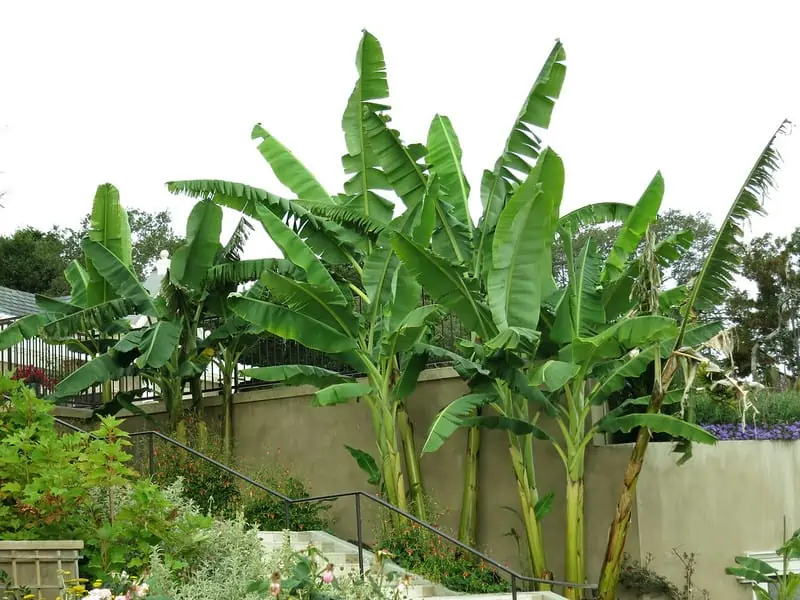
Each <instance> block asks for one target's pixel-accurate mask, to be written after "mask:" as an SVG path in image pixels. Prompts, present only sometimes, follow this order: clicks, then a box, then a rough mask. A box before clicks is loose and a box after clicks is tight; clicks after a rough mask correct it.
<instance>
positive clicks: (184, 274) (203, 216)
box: [169, 200, 222, 296]
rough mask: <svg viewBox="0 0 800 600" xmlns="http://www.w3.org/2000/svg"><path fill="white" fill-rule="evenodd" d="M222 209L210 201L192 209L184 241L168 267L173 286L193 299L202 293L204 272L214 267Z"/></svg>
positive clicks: (217, 252) (206, 273)
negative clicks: (188, 292) (190, 294)
mask: <svg viewBox="0 0 800 600" xmlns="http://www.w3.org/2000/svg"><path fill="white" fill-rule="evenodd" d="M221 233H222V209H221V208H220V207H219V205H217V204H215V203H214V202H211V201H210V200H201V201H200V202H198V203H197V204H195V205H194V208H192V212H191V213H190V214H189V220H188V222H187V224H186V240H185V241H184V243H183V244H181V246H180V247H179V248H178V249H177V250H175V252H174V254H173V255H172V260H171V261H170V267H169V277H170V280H171V281H172V283H173V284H175V285H177V286H180V287H182V288H183V289H185V290H189V291H190V292H191V293H192V294H194V295H195V296H199V295H200V294H202V292H203V286H204V284H205V282H206V277H207V275H208V270H209V269H210V268H211V267H213V266H214V263H215V262H216V259H217V256H218V255H219V253H220V251H221V249H222V247H221V246H220V243H219V236H220V234H221Z"/></svg>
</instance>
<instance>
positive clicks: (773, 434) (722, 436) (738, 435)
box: [703, 422, 800, 440]
mask: <svg viewBox="0 0 800 600" xmlns="http://www.w3.org/2000/svg"><path fill="white" fill-rule="evenodd" d="M703 429H705V430H706V431H708V432H710V433H713V434H714V435H715V436H716V438H717V439H719V440H800V422H795V423H778V424H775V425H751V424H747V425H745V426H744V427H743V426H742V424H741V423H723V424H719V425H717V424H706V425H703Z"/></svg>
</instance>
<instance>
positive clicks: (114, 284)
mask: <svg viewBox="0 0 800 600" xmlns="http://www.w3.org/2000/svg"><path fill="white" fill-rule="evenodd" d="M81 248H83V252H84V254H86V258H87V259H89V260H91V261H92V265H93V268H94V270H95V272H96V273H97V274H98V275H99V276H100V277H102V278H103V281H105V282H106V283H107V284H108V286H109V287H110V288H111V289H112V290H113V291H114V294H115V297H118V298H121V299H124V300H126V301H128V302H129V303H131V304H132V305H133V306H134V307H135V310H136V311H138V312H139V313H140V314H142V315H146V316H148V317H155V316H156V314H157V311H156V305H155V303H154V302H153V298H152V297H151V296H150V294H149V293H148V292H147V290H146V289H145V287H144V286H143V285H142V284H141V283H140V282H139V279H138V278H137V277H136V275H134V273H133V272H132V271H131V270H130V268H129V267H127V266H125V264H124V263H123V262H122V261H121V260H120V259H119V258H118V257H117V256H116V255H115V254H114V253H112V252H111V251H110V250H108V248H106V247H105V246H102V245H101V244H99V243H97V242H95V241H92V240H91V239H84V240H83V242H81ZM94 304H95V303H91V305H92V306H94ZM129 314H133V311H132V312H131V313H129Z"/></svg>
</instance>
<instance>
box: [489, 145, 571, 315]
mask: <svg viewBox="0 0 800 600" xmlns="http://www.w3.org/2000/svg"><path fill="white" fill-rule="evenodd" d="M563 188H564V165H563V163H562V162H561V159H560V158H559V157H558V155H557V154H556V153H555V152H553V151H552V150H547V151H545V152H544V153H542V155H541V157H540V158H539V161H538V162H537V163H536V166H535V167H534V169H533V171H531V174H530V176H529V177H528V178H527V179H526V180H525V182H524V183H523V184H522V185H521V186H520V187H519V188H518V189H517V191H516V192H515V193H514V195H513V196H512V197H511V200H509V202H508V205H507V206H506V207H505V208H504V209H503V212H502V214H501V215H500V218H499V220H498V223H497V230H496V232H495V235H494V240H493V243H492V269H491V270H490V271H489V274H488V279H487V283H486V287H487V294H488V300H489V307H490V308H491V311H492V317H493V318H494V322H495V325H497V327H498V328H500V329H503V328H506V327H509V326H519V327H525V328H528V329H536V328H537V327H538V324H539V311H540V308H541V302H542V293H543V290H545V289H546V286H545V283H544V282H545V279H546V280H547V281H548V282H549V281H551V280H552V275H551V273H552V244H553V236H554V234H555V228H556V225H557V221H556V219H557V215H558V208H559V206H560V204H561V196H562V193H563Z"/></svg>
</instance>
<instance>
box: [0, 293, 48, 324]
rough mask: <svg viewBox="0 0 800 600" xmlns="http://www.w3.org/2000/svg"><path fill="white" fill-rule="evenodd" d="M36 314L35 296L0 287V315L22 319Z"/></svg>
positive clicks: (37, 309)
mask: <svg viewBox="0 0 800 600" xmlns="http://www.w3.org/2000/svg"><path fill="white" fill-rule="evenodd" d="M38 312H39V307H38V306H36V295H35V294H31V293H29V292H20V291H19V290H12V289H11V288H7V287H3V286H0V315H6V316H9V317H22V316H24V315H30V314H33V313H38Z"/></svg>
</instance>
